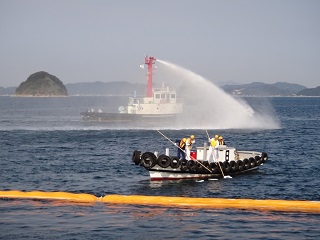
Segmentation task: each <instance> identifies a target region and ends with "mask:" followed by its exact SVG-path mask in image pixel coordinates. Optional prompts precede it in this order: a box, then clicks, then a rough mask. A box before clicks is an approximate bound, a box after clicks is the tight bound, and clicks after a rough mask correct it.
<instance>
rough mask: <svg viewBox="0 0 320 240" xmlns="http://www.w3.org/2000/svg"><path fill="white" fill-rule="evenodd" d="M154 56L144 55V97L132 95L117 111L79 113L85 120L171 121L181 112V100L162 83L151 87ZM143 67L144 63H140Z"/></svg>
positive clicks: (146, 122)
mask: <svg viewBox="0 0 320 240" xmlns="http://www.w3.org/2000/svg"><path fill="white" fill-rule="evenodd" d="M155 61H156V59H155V58H154V57H151V56H150V57H148V56H146V57H145V62H144V64H145V65H147V68H148V75H147V81H148V82H147V91H146V96H145V97H137V96H133V97H130V98H129V101H128V104H127V106H120V107H119V108H118V112H110V113H106V112H103V111H102V110H101V109H98V110H95V109H90V110H88V111H86V112H82V113H81V115H82V116H83V119H84V120H86V121H98V122H126V123H141V124H147V125H148V124H154V123H156V124H161V123H168V122H173V121H174V120H175V119H176V118H177V117H178V116H179V115H181V114H182V112H183V103H182V100H181V99H179V98H177V93H176V91H174V90H172V89H170V87H169V86H165V85H164V84H162V85H161V87H158V88H153V83H152V78H153V65H154V64H155ZM141 67H144V65H141Z"/></svg>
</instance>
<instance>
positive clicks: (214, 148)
mask: <svg viewBox="0 0 320 240" xmlns="http://www.w3.org/2000/svg"><path fill="white" fill-rule="evenodd" d="M208 140H209V143H210V147H209V151H208V156H209V158H208V160H209V162H210V161H211V155H212V158H213V161H214V162H218V158H219V155H218V154H219V152H218V147H219V135H215V136H214V138H209V139H208Z"/></svg>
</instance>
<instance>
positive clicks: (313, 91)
mask: <svg viewBox="0 0 320 240" xmlns="http://www.w3.org/2000/svg"><path fill="white" fill-rule="evenodd" d="M297 95H298V96H320V86H318V87H316V88H307V89H303V90H302V91H300V92H298V93H297Z"/></svg>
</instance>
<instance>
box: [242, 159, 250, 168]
mask: <svg viewBox="0 0 320 240" xmlns="http://www.w3.org/2000/svg"><path fill="white" fill-rule="evenodd" d="M249 167H250V162H249V160H248V158H245V159H243V170H247V169H249Z"/></svg>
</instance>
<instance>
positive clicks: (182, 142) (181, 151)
mask: <svg viewBox="0 0 320 240" xmlns="http://www.w3.org/2000/svg"><path fill="white" fill-rule="evenodd" d="M186 141H187V139H186V138H182V139H181V140H180V141H179V140H178V141H177V146H178V158H179V159H185V158H186V154H185V150H186Z"/></svg>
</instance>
